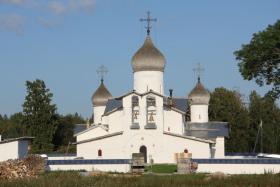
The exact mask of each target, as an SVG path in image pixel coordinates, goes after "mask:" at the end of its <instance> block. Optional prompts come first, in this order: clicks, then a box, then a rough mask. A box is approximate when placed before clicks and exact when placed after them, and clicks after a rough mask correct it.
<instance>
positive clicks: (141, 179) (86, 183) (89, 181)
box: [0, 172, 280, 187]
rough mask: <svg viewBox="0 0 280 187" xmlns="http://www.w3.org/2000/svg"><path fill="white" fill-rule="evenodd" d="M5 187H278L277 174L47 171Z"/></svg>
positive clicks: (4, 182)
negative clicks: (93, 173) (86, 175)
mask: <svg viewBox="0 0 280 187" xmlns="http://www.w3.org/2000/svg"><path fill="white" fill-rule="evenodd" d="M0 186H1V187H2V186H5V187H93V186H94V187H95V186H96V187H99V186H102V187H129V186H136V187H142V186H143V187H157V186H160V187H172V186H176V187H178V186H179V187H184V186H207V187H208V186H221V187H224V186H233V187H241V186H250V187H253V186H273V187H277V186H280V174H276V175H273V174H264V175H232V176H227V177H222V178H220V177H209V176H208V175H206V174H190V175H166V176H158V175H142V176H132V175H127V174H110V175H109V174H108V175H104V176H88V177H84V176H81V175H79V173H78V172H50V173H47V174H44V175H42V176H40V177H38V178H35V179H21V180H13V181H3V180H2V181H1V180H0Z"/></svg>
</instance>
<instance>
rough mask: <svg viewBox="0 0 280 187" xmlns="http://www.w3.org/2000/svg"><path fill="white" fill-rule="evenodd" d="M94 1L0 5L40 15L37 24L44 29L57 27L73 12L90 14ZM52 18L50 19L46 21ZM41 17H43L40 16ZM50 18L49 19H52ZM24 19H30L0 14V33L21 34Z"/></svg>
mask: <svg viewBox="0 0 280 187" xmlns="http://www.w3.org/2000/svg"><path fill="white" fill-rule="evenodd" d="M95 4H96V0H0V5H10V6H18V7H20V8H24V9H28V11H32V12H35V13H36V12H37V13H41V12H42V11H43V14H41V16H40V17H39V15H38V17H37V18H35V19H37V21H38V23H39V24H40V25H42V26H43V27H45V28H53V27H55V26H57V25H58V24H59V23H60V22H61V21H62V19H63V18H64V17H65V16H67V15H69V14H71V13H74V12H79V13H83V12H90V11H92V10H93V8H94V7H95ZM50 14H52V16H54V17H53V18H52V19H46V18H48V17H50ZM42 15H43V16H42ZM52 16H51V17H52ZM25 19H32V18H31V17H30V16H27V17H25V16H22V15H18V14H13V13H12V12H11V13H10V14H9V13H7V14H0V31H11V32H14V33H16V34H22V33H23V30H24V26H25ZM58 20H59V21H58Z"/></svg>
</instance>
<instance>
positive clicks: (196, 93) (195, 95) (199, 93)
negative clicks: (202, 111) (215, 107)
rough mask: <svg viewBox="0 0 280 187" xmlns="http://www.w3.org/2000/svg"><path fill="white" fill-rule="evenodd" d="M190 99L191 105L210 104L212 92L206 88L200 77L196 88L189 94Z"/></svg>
mask: <svg viewBox="0 0 280 187" xmlns="http://www.w3.org/2000/svg"><path fill="white" fill-rule="evenodd" d="M188 100H189V102H190V104H191V105H193V104H194V105H208V104H209V100H210V93H209V92H208V91H207V90H206V89H205V88H204V86H203V85H202V83H201V82H200V78H198V82H197V84H196V86H195V87H194V89H193V90H192V91H191V93H190V94H189V96H188Z"/></svg>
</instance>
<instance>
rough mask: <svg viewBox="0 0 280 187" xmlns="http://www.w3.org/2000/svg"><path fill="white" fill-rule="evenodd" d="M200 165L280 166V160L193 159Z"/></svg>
mask: <svg viewBox="0 0 280 187" xmlns="http://www.w3.org/2000/svg"><path fill="white" fill-rule="evenodd" d="M193 161H194V162H197V163H198V164H280V159H271V158H258V159H193Z"/></svg>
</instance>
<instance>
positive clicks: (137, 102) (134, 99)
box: [132, 95, 139, 107]
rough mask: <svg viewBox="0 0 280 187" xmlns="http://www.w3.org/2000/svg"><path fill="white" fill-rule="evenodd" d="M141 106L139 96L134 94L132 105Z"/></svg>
mask: <svg viewBox="0 0 280 187" xmlns="http://www.w3.org/2000/svg"><path fill="white" fill-rule="evenodd" d="M135 106H139V98H138V97H137V96H136V95H134V96H132V107H135Z"/></svg>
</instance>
